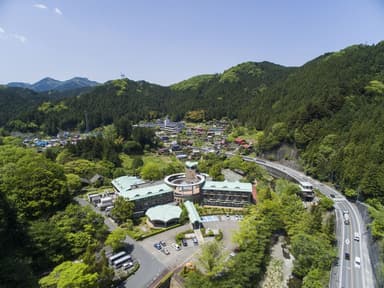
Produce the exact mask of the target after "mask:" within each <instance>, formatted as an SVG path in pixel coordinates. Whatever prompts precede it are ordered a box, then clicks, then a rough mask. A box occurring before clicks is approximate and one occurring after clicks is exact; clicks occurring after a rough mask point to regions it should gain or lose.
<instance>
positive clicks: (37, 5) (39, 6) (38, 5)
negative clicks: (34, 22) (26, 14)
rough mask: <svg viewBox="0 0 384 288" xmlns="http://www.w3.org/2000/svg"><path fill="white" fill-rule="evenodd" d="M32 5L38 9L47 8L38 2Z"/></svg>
mask: <svg viewBox="0 0 384 288" xmlns="http://www.w3.org/2000/svg"><path fill="white" fill-rule="evenodd" d="M33 7H35V8H38V9H47V8H48V7H47V6H45V5H44V4H40V3H38V4H35V5H33Z"/></svg>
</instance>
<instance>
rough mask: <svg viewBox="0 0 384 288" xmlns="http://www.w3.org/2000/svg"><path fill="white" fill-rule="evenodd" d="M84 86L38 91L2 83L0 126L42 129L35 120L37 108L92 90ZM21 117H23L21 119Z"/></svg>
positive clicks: (26, 129) (18, 128) (20, 129)
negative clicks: (71, 88)
mask: <svg viewBox="0 0 384 288" xmlns="http://www.w3.org/2000/svg"><path fill="white" fill-rule="evenodd" d="M91 89H92V87H83V88H77V89H73V90H65V91H46V92H41V93H37V92H34V91H32V90H30V89H27V88H18V87H7V86H1V85H0V127H4V126H5V127H6V128H7V129H9V130H16V131H21V132H26V131H36V130H38V129H40V127H39V126H38V125H36V123H35V122H34V117H32V115H34V114H35V113H36V109H37V108H38V107H39V105H41V104H42V103H44V102H55V101H58V100H60V99H63V98H66V97H74V96H78V95H79V94H81V93H84V92H87V91H90V90H91ZM20 119H23V121H21V120H20Z"/></svg>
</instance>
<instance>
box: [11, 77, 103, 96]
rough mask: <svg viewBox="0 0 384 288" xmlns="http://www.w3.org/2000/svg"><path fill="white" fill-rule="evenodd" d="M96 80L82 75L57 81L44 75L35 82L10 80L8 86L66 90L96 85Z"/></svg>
mask: <svg viewBox="0 0 384 288" xmlns="http://www.w3.org/2000/svg"><path fill="white" fill-rule="evenodd" d="M98 84H99V83H98V82H96V81H91V80H89V79H87V78H84V77H74V78H72V79H69V80H66V81H59V80H56V79H53V78H50V77H46V78H43V79H41V80H40V81H37V82H36V83H33V84H29V83H24V82H10V83H8V84H7V86H8V87H18V88H28V89H31V90H33V91H35V92H45V91H52V90H55V91H66V90H73V89H78V88H84V87H93V86H96V85H98Z"/></svg>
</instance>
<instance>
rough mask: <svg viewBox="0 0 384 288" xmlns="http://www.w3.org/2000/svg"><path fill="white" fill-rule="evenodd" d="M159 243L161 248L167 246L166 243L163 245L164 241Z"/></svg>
mask: <svg viewBox="0 0 384 288" xmlns="http://www.w3.org/2000/svg"><path fill="white" fill-rule="evenodd" d="M159 243H160V244H161V246H163V247H165V246H167V243H165V241H164V240H161V241H160V242H159Z"/></svg>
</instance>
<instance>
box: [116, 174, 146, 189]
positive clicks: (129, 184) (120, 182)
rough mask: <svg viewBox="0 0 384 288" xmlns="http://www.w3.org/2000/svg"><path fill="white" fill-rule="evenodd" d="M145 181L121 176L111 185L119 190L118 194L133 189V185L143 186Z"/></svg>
mask: <svg viewBox="0 0 384 288" xmlns="http://www.w3.org/2000/svg"><path fill="white" fill-rule="evenodd" d="M144 183H145V181H144V180H142V179H140V178H138V177H136V176H121V177H119V178H116V179H113V180H112V185H113V186H115V187H116V189H118V190H119V192H120V193H124V192H127V191H128V190H131V189H133V188H134V187H133V186H135V185H140V184H144Z"/></svg>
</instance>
